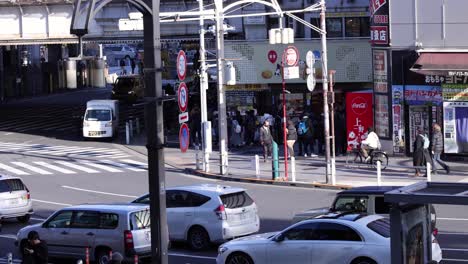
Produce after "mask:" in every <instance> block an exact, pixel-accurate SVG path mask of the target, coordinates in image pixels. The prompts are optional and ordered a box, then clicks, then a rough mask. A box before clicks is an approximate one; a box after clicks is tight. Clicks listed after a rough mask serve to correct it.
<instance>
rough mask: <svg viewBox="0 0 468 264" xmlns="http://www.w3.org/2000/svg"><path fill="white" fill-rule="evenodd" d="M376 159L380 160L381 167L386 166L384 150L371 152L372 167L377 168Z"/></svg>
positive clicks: (383, 168)
mask: <svg viewBox="0 0 468 264" xmlns="http://www.w3.org/2000/svg"><path fill="white" fill-rule="evenodd" d="M377 161H380V164H381V169H382V170H385V168H387V166H388V156H387V154H385V153H384V152H374V153H372V158H371V164H372V166H373V167H374V168H377Z"/></svg>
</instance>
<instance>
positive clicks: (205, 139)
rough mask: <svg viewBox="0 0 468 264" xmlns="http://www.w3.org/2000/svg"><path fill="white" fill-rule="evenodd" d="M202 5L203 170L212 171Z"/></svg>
mask: <svg viewBox="0 0 468 264" xmlns="http://www.w3.org/2000/svg"><path fill="white" fill-rule="evenodd" d="M198 4H199V7H200V13H201V15H200V110H201V122H202V129H203V132H202V142H203V144H202V149H203V170H204V171H205V172H209V171H210V153H209V152H208V151H207V146H208V144H211V142H208V139H209V138H211V136H209V135H208V133H211V129H208V128H210V126H209V124H208V109H207V108H208V106H207V103H206V91H207V90H208V73H207V72H206V70H207V67H206V51H205V18H204V16H203V15H202V14H203V11H204V10H203V0H198Z"/></svg>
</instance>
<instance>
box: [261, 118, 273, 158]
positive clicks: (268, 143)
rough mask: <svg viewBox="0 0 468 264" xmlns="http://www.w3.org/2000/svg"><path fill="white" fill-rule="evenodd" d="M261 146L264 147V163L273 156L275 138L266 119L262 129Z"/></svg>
mask: <svg viewBox="0 0 468 264" xmlns="http://www.w3.org/2000/svg"><path fill="white" fill-rule="evenodd" d="M260 144H262V146H263V161H264V162H266V160H267V158H268V157H269V156H271V155H272V150H273V137H272V135H271V131H270V122H269V121H268V120H266V119H265V121H263V126H262V127H261V128H260Z"/></svg>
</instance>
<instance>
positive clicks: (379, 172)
mask: <svg viewBox="0 0 468 264" xmlns="http://www.w3.org/2000/svg"><path fill="white" fill-rule="evenodd" d="M377 186H382V162H381V161H380V160H378V161H377Z"/></svg>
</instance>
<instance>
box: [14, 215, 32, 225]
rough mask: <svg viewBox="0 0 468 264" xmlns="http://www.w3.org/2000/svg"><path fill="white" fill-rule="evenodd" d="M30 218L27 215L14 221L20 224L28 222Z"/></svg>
mask: <svg viewBox="0 0 468 264" xmlns="http://www.w3.org/2000/svg"><path fill="white" fill-rule="evenodd" d="M30 218H31V215H29V214H27V215H23V216H18V217H17V218H16V219H17V220H18V221H19V222H20V223H23V224H25V223H27V222H29V219H30Z"/></svg>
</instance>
